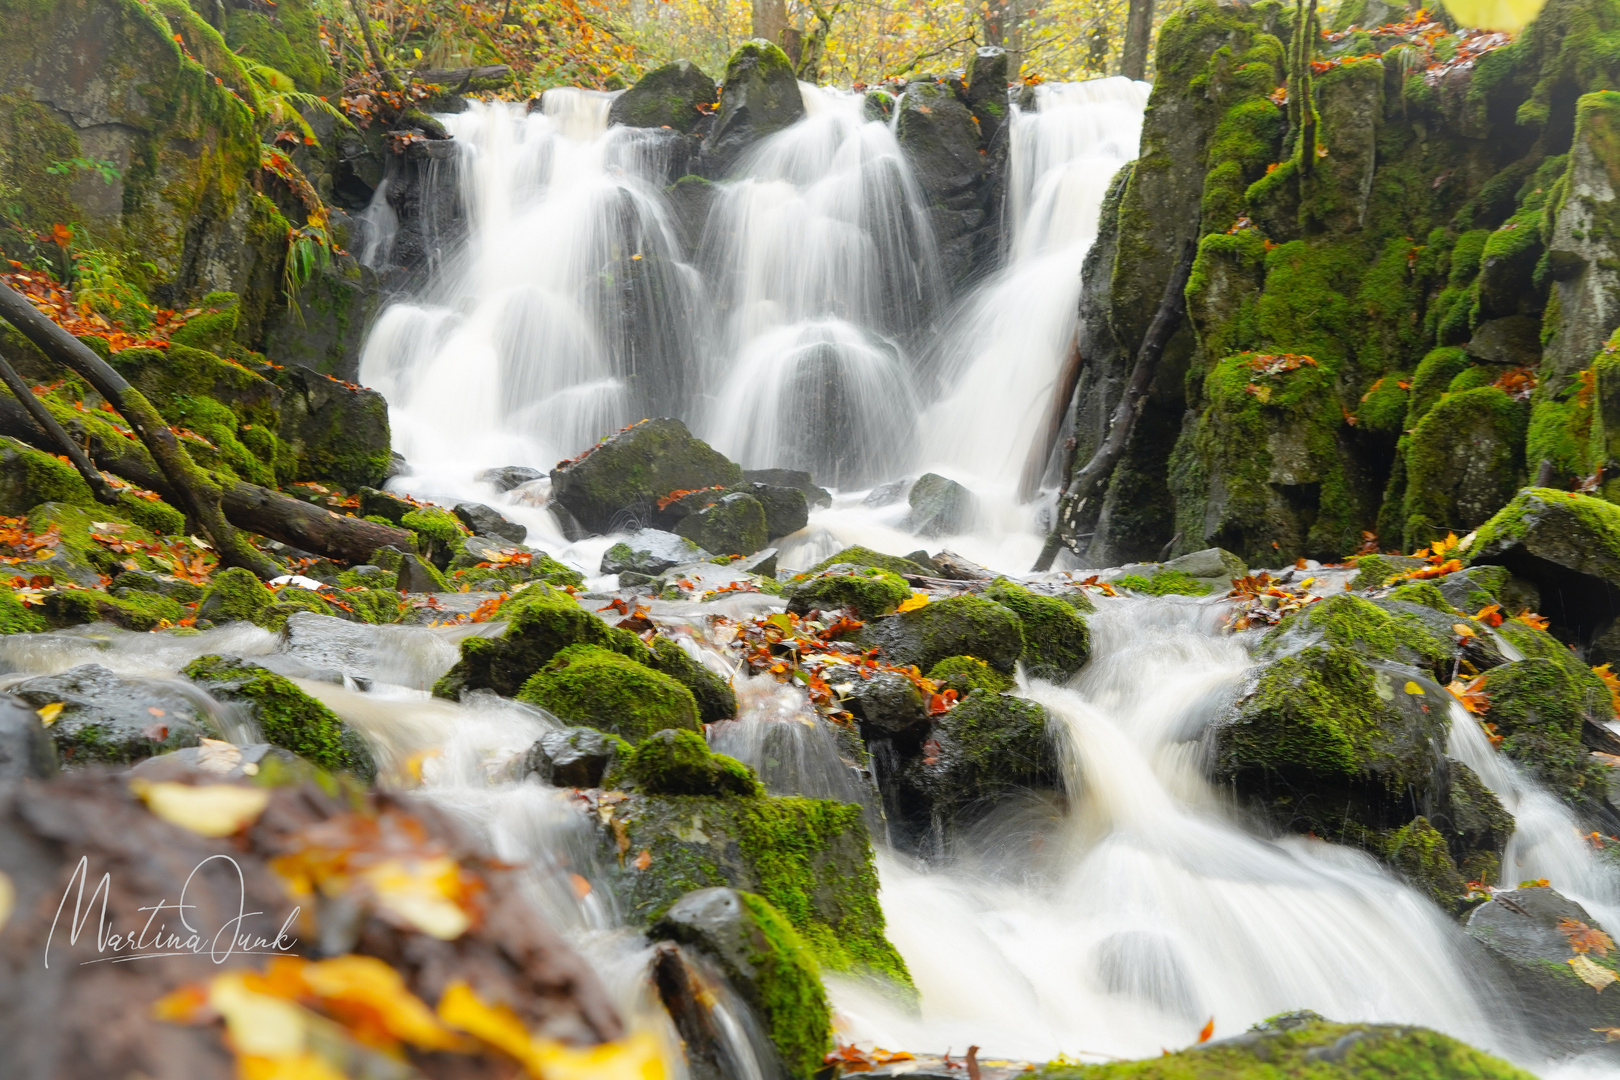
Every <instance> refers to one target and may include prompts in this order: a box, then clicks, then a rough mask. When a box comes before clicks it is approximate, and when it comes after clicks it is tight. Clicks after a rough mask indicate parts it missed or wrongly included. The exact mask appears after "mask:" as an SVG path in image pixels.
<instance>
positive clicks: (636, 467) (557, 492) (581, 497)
mask: <svg viewBox="0 0 1620 1080" xmlns="http://www.w3.org/2000/svg"><path fill="white" fill-rule="evenodd" d="M794 93H795V94H796V93H798V86H797V84H795V85H794ZM741 481H742V469H741V468H739V467H738V466H737V465H736V464H734V463H733V462H731V461H728V460H726V458H725V457H724V456H723V455H722V454H720V453H718V452H717V451H715V450H714V449H713V448H711V447H710V446H709V444H708V443H706V442H704V441H703V440H701V439H697V438H694V437H693V436H692V433H691V432H690V431H688V430H687V429H686V425H685V424H683V423H681V422H680V421H679V420H670V419H660V420H643V421H642V422H641V423H639V424H634V425H632V426H631V427H629V428H626V429H625V430H624V431H621V432H619V433H618V434H616V435H614V436H612V437H611V438H608V439H604V440H603V441H602V442H599V443H597V444H596V445H595V446H593V447H591V448H590V449H588V450H586V451H585V452H584V453H583V454H581V455H580V456H579V457H577V458H574V459H573V460H572V461H565V462H563V463H562V464H560V465H558V466H557V467H556V468H555V469H553V470H551V483H552V494H553V497H554V498H555V499H556V500H557V502H558V504H559V505H561V506H562V507H563V508H564V509H566V510H567V511H568V512H569V513H570V514H573V515H574V517H575V518H576V519H578V521H579V523H580V524H582V525H584V526H585V527H586V528H589V529H594V530H596V531H597V532H611V531H613V529H614V528H615V527H617V526H622V525H623V524H624V523H625V522H627V521H630V520H635V521H649V520H651V518H652V515H653V512H654V510H655V509H656V507H657V503H658V500H659V499H662V498H664V497H665V496H666V495H669V494H671V493H673V492H677V491H695V490H697V489H698V488H708V487H714V486H716V485H718V486H721V487H730V486H731V485H733V484H737V483H740V482H741Z"/></svg>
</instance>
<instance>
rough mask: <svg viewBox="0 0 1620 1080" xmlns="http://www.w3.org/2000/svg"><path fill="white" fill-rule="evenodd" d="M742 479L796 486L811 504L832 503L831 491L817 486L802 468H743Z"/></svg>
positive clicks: (750, 481) (827, 504)
mask: <svg viewBox="0 0 1620 1080" xmlns="http://www.w3.org/2000/svg"><path fill="white" fill-rule="evenodd" d="M743 479H744V480H746V481H748V482H749V483H754V484H770V485H771V486H772V487H787V488H798V489H799V490H800V491H802V492H804V497H805V500H806V501H807V502H808V503H809V504H810V505H811V506H831V505H832V492H830V491H828V490H827V489H826V488H823V487H817V486H816V482H815V480H814V479H813V478H812V477H811V475H810V474H809V473H807V472H805V471H803V470H802V469H744V470H743Z"/></svg>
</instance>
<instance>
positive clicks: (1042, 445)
mask: <svg viewBox="0 0 1620 1080" xmlns="http://www.w3.org/2000/svg"><path fill="white" fill-rule="evenodd" d="M1080 366H1081V360H1080V331H1079V330H1076V331H1075V334H1074V340H1073V341H1071V342H1070V343H1069V351H1068V353H1067V354H1066V355H1065V356H1064V357H1063V367H1062V369H1061V370H1060V371H1059V372H1058V377H1057V382H1056V383H1055V384H1053V386H1052V400H1051V401H1050V402H1048V403H1047V406H1046V419H1045V421H1044V422H1042V424H1041V433H1040V435H1038V436H1037V437H1036V439H1035V442H1034V443H1033V444H1032V445H1031V446H1030V448H1029V460H1027V461H1025V462H1024V474H1023V476H1021V477H1020V478H1019V480H1018V501H1019V502H1029V500H1031V499H1033V498H1034V497H1035V492H1036V491H1037V490H1038V489H1039V488H1040V486H1041V477H1042V476H1044V475H1046V463H1047V462H1048V461H1051V460H1052V451H1053V450H1054V449H1056V447H1057V438H1058V435H1059V433H1060V432H1062V430H1063V416H1064V414H1065V413H1067V412H1068V411H1069V401H1070V399H1071V398H1073V397H1074V387H1075V384H1076V383H1078V382H1079V381H1080Z"/></svg>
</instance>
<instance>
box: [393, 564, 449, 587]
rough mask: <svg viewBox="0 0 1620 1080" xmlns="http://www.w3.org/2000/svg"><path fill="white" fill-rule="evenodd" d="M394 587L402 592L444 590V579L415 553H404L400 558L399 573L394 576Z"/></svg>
mask: <svg viewBox="0 0 1620 1080" xmlns="http://www.w3.org/2000/svg"><path fill="white" fill-rule="evenodd" d="M394 588H396V589H398V590H399V591H400V592H404V593H438V592H445V591H446V589H445V584H444V579H443V578H441V577H440V576H439V575H438V574H436V573H434V572H433V570H432V569H431V568H430V567H429V565H428V564H427V563H425V562H423V561H422V560H421V559H419V558H417V557H416V556H415V555H406V556H405V557H403V558H402V559H400V562H399V574H398V575H397V576H396V577H395V578H394Z"/></svg>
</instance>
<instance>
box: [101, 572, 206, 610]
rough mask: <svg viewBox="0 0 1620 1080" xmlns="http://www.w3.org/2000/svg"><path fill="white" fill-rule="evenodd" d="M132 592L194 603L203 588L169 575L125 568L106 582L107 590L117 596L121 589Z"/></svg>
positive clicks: (199, 597)
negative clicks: (154, 594)
mask: <svg viewBox="0 0 1620 1080" xmlns="http://www.w3.org/2000/svg"><path fill="white" fill-rule="evenodd" d="M125 589H129V590H131V591H133V592H145V593H156V594H157V595H158V596H167V597H169V598H171V599H173V600H178V601H179V602H180V603H182V604H194V603H196V602H197V601H198V600H200V599H202V596H203V592H204V589H203V587H202V586H201V585H194V584H192V583H191V582H189V581H181V580H180V579H179V578H174V577H170V576H168V575H167V574H157V573H151V572H148V571H145V570H125V571H124V572H123V573H121V574H119V575H118V576H117V577H115V578H113V579H112V581H110V582H108V583H107V591H108V592H109V593H112V594H113V595H114V596H117V595H118V594H119V593H120V592H121V591H122V590H125Z"/></svg>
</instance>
